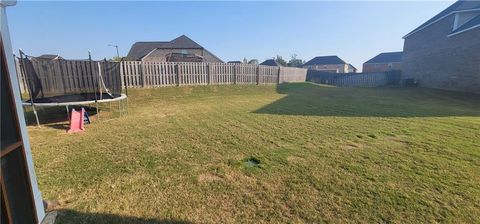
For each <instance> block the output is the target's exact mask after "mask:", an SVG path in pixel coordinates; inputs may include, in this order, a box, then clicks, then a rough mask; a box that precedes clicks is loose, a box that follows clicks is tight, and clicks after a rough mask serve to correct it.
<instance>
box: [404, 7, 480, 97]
mask: <svg viewBox="0 0 480 224" xmlns="http://www.w3.org/2000/svg"><path fill="white" fill-rule="evenodd" d="M404 39H405V44H404V48H403V62H402V76H403V77H404V78H413V79H416V80H417V81H418V83H419V85H420V86H424V87H430V88H439V89H447V90H456V91H464V92H475V93H480V1H457V2H455V3H454V4H453V5H451V6H450V7H448V8H447V9H445V10H443V11H442V12H440V13H439V14H438V15H436V16H434V17H433V18H432V19H430V20H428V21H427V22H425V23H424V24H422V25H421V26H419V27H418V28H416V29H415V30H413V31H412V32H410V33H409V34H407V35H406V36H405V37H404Z"/></svg>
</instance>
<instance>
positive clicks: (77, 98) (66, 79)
mask: <svg viewBox="0 0 480 224" xmlns="http://www.w3.org/2000/svg"><path fill="white" fill-rule="evenodd" d="M19 63H20V69H21V72H22V73H23V77H24V78H25V79H26V84H27V89H28V94H29V97H30V99H28V100H25V101H23V106H30V107H31V108H32V109H33V113H34V115H35V119H36V122H37V125H40V122H39V119H38V115H37V110H36V108H39V107H59V106H64V107H65V108H66V111H67V116H68V117H69V112H70V111H69V107H73V106H81V105H91V104H95V108H96V110H97V113H96V114H97V118H99V117H100V111H99V104H102V103H110V108H111V103H113V102H117V103H118V110H119V112H120V115H122V114H123V113H126V112H127V108H128V99H127V94H123V93H122V83H123V82H122V80H121V73H120V70H121V66H120V63H119V62H112V61H106V60H103V61H92V60H91V57H90V55H89V59H88V60H65V59H54V60H46V59H42V58H35V57H30V56H26V55H25V54H24V53H23V52H21V51H20V59H19ZM125 91H127V90H126V87H125Z"/></svg>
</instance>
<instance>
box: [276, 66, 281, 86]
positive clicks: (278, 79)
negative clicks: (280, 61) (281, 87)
mask: <svg viewBox="0 0 480 224" xmlns="http://www.w3.org/2000/svg"><path fill="white" fill-rule="evenodd" d="M281 69H282V67H281V66H278V71H277V85H278V84H280V70H281Z"/></svg>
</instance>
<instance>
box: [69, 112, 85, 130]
mask: <svg viewBox="0 0 480 224" xmlns="http://www.w3.org/2000/svg"><path fill="white" fill-rule="evenodd" d="M84 115H85V109H83V108H82V110H81V111H76V110H75V109H72V113H71V115H70V129H69V130H68V131H67V132H68V133H74V132H83V131H85V128H84V127H83V116H84Z"/></svg>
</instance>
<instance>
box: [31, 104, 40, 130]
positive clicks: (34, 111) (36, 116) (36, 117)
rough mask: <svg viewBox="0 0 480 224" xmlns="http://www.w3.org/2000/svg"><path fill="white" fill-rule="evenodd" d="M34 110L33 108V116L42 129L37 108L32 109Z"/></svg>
mask: <svg viewBox="0 0 480 224" xmlns="http://www.w3.org/2000/svg"><path fill="white" fill-rule="evenodd" d="M32 108H33V114H34V115H35V120H37V126H38V127H40V121H39V120H38V114H37V110H36V109H35V107H32Z"/></svg>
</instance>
